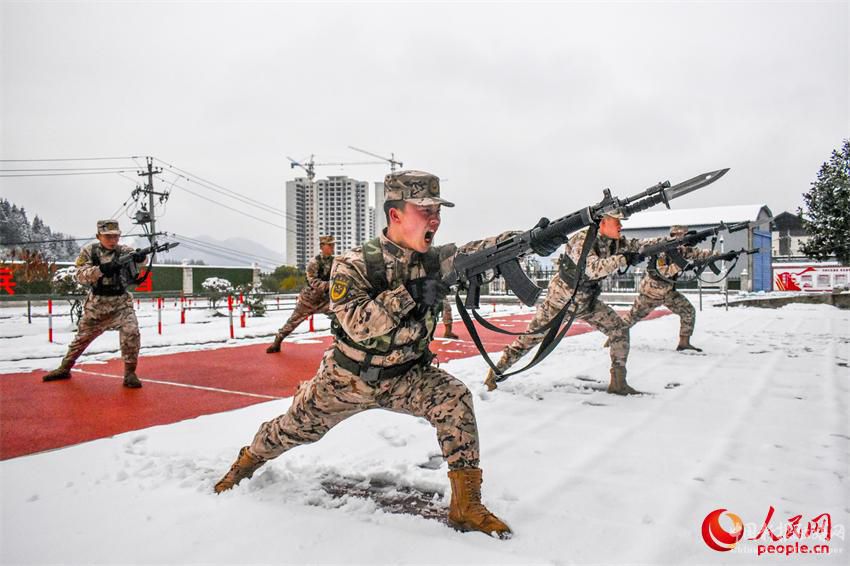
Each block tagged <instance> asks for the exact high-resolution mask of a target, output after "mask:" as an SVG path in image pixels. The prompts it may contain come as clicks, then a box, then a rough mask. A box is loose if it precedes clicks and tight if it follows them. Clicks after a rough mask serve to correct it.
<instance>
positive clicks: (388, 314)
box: [330, 232, 515, 366]
mask: <svg viewBox="0 0 850 566" xmlns="http://www.w3.org/2000/svg"><path fill="white" fill-rule="evenodd" d="M513 234H515V232H509V233H505V234H501V235H499V236H498V237H495V238H487V239H485V240H479V241H475V242H470V243H468V244H466V245H464V246H462V247H460V248H458V246H456V245H455V244H445V245H442V246H435V247H433V248H432V250H434V251H435V252H436V253H437V254H438V258H439V264H440V276H441V277H445V276H446V275H448V274H449V273H450V272H451V270H452V268H453V265H454V258H455V256H456V255H457V253H458V252H467V253H468V252H472V251H476V250H478V249H481V248H483V247H485V246H492V245H495V243H496V242H497V241H500V240H501V239H502V238H504V237H507V236H510V235H513ZM379 241H380V244H381V251H382V252H383V258H384V264H385V266H386V278H387V286H386V289H387V290H386V291H382V292H381V293H379V294H378V295H376V296H375V297H374V298H373V297H372V293H370V291H371V290H372V285H371V284H370V282H369V276H368V274H367V269H366V262H365V260H364V258H363V249H362V248H361V247H357V248H354V249H352V250H350V251H348V252H346V253H345V254H343V255H341V256H337V258H336V261H335V262H334V264H333V269H332V270H331V290H330V300H331V307H330V308H331V311H332V312H333V314H334V315H335V316H336V319H337V322H338V324H339V325H340V327H341V328H342V330H343V331H344V333H345V335H346V337H347V339H348V340H351V341H354V342H356V343H357V344H359V345H360V346H361V347H363V348H369V349H373V350H378V351H381V352H385V353H386V355H376V356H374V357H373V358H372V360H371V362H370V363H371V365H373V366H393V365H399V364H403V363H405V362H408V361H411V360H415V359H417V358H419V357H421V356H422V355H423V353H425V351H426V350H427V348H428V344H429V343H430V341H431V339H432V336H433V332H434V327H435V325H436V316H435V314H434V313H433V312H431V311H428V312H426V313H425V314H421V315H420V314H417V311H415V310H414V307H415V306H416V303H415V301H414V300H413V298H412V297H411V296H410V294H409V293H408V292H407V289H406V288H405V286H404V283H405V282H406V281H410V280H411V279H417V278H420V277H425V275H426V270H425V267H424V265H423V262H422V260H423V254H420V253H418V252H415V251H413V250H410V249H407V248H403V247H401V246H398V245H397V244H395V243H393V242H391V241H390V240H389V239H388V238H387V237H386V235H385V234H381V236H380V237H379ZM440 306H442V305H440ZM437 314H439V313H437ZM334 343H335V346H336V347H337V348H338V349H339V350H340V351H341V352H342V353H343V354H345V355H346V356H347V357H349V358H350V359H353V360H356V361H363V360H364V359H365V357H366V354H365V353H364V352H363V351H361V350H359V349H357V348H355V347H353V346H350V345H349V344H346V339H340V338H339V337H337V338H336V339H335V341H334Z"/></svg>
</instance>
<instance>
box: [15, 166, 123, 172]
mask: <svg viewBox="0 0 850 566" xmlns="http://www.w3.org/2000/svg"><path fill="white" fill-rule="evenodd" d="M124 169H126V167H124V166H122V167H51V168H48V169H44V168H41V169H0V173H20V172H25V171H41V172H44V171H115V170H124Z"/></svg>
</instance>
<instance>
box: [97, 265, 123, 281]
mask: <svg viewBox="0 0 850 566" xmlns="http://www.w3.org/2000/svg"><path fill="white" fill-rule="evenodd" d="M97 267H98V269H100V272H101V273H103V274H104V275H105V276H107V277H112V276H114V275H115V274H117V273H118V272H119V271H121V266H120V265H118V262H117V261H110V262H109V263H101V264H100V265H98V266H97Z"/></svg>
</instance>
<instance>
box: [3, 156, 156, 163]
mask: <svg viewBox="0 0 850 566" xmlns="http://www.w3.org/2000/svg"><path fill="white" fill-rule="evenodd" d="M137 157H139V156H137V155H131V156H129V157H68V158H65V159H56V158H54V159H0V163H33V162H47V161H109V160H116V159H136V158H137Z"/></svg>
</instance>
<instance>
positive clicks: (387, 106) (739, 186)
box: [0, 1, 850, 253]
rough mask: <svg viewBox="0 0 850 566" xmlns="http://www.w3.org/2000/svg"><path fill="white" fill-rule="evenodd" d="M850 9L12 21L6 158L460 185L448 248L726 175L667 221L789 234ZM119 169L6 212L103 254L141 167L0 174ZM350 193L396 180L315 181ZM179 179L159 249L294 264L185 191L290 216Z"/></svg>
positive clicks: (380, 6) (64, 185)
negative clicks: (240, 247)
mask: <svg viewBox="0 0 850 566" xmlns="http://www.w3.org/2000/svg"><path fill="white" fill-rule="evenodd" d="M848 5H850V3H848V2H846V1H836V2H683V1H677V2H618V3H613V2H611V3H545V4H526V3H523V4H496V3H486V2H482V3H468V4H462V3H458V2H452V3H439V4H436V3H415V4H401V3H375V4H363V3H356V4H355V3H323V4H317V3H315V2H311V3H299V4H291V3H253V4H246V3H243V2H240V3H236V2H234V3H226V2H219V3H210V4H207V3H178V2H169V3H164V2H163V3H149V2H138V3H132V4H130V3H125V2H120V3H118V2H115V3H94V2H85V3H74V2H62V3H54V2H35V1H27V2H8V1H7V2H3V3H2V4H0V6H2V7H0V16H2V34H0V36H1V37H0V41H2V45H0V57H2V92H0V96H2V98H0V112H1V113H2V114H0V122H2V140H0V143H2V146H0V158H2V159H5V160H8V159H45V158H78V157H123V156H144V155H152V156H155V157H157V158H159V159H162V160H163V161H165V162H167V163H170V164H173V165H174V166H176V167H179V168H181V169H183V170H185V171H188V172H190V173H193V174H195V175H198V176H200V177H202V178H204V179H206V180H208V181H211V182H213V183H216V184H217V185H219V186H221V187H225V188H227V189H231V190H233V191H237V192H239V193H242V194H244V195H247V196H248V197H250V198H252V199H255V200H256V201H259V202H262V203H266V204H268V205H270V206H272V207H276V208H279V209H283V208H284V186H285V182H286V181H287V180H290V179H293V178H294V177H295V176H296V175H299V171H298V170H297V169H296V170H293V169H291V168H290V167H289V163H288V161H287V160H286V158H285V157H284V156H285V155H290V156H293V157H296V158H304V157H307V156H309V155H310V154H315V155H316V161H319V162H322V161H362V160H369V159H370V158H369V157H368V156H365V155H361V154H358V153H356V152H353V151H351V150H348V149H347V148H346V146H348V145H354V146H358V147H362V148H365V149H368V150H370V151H373V152H375V153H378V154H384V155H389V154H390V153H391V152H394V153H395V155H396V158H397V159H400V160H402V161H403V162H404V165H405V167H406V168H416V169H424V170H427V171H431V172H434V173H436V174H438V175H440V176H441V177H443V178H445V179H447V180H448V181H447V182H445V183H444V185H443V193H444V196H445V197H446V198H448V199H449V200H452V201H454V202H456V203H457V207H456V208H454V209H450V210H446V211H444V214H443V226H442V228H441V233H440V234H438V240H439V241H442V242H447V241H454V240H457V241H466V240H470V239H474V238H476V237H480V236H484V235H489V234H493V233H497V232H501V231H502V230H504V229H514V228H516V229H520V228H527V227H530V226H532V225H533V224H534V223H535V222H536V221H537V219H538V218H539V217H540V216H541V215H547V216H550V217H552V218H554V217H558V216H562V215H564V214H567V213H569V212H572V211H574V210H576V209H578V208H581V207H583V206H586V205H588V204H591V203H592V202H596V201H597V200H599V198H600V196H601V190H602V189H603V188H604V187H611V188H612V190H613V191H614V193H615V194H619V195H626V194H628V193H632V192H636V191H639V190H642V189H644V188H646V187H648V186H650V185H652V184H654V183H656V182H658V181H660V180H664V179H669V180H671V181H673V182H676V181H680V180H684V179H686V178H689V177H691V176H693V175H696V174H698V173H702V172H705V171H709V170H713V169H718V168H721V167H731V169H732V170H731V172H730V173H729V174H728V175H727V176H726V177H725V178H723V179H722V180H721V181H719V182H718V183H716V184H715V185H713V186H711V187H710V188H708V189H705V190H703V191H701V192H699V193H695V194H691V195H688V196H687V197H684V198H682V199H681V200H679V201H676V202H675V204H674V206H675V207H680V208H691V207H695V206H715V205H728V204H753V203H757V204H766V205H768V206H769V207H770V208H771V209H772V210H773V211H774V213H779V212H782V211H784V210H794V209H795V208H796V207H797V206H798V205H800V204H801V202H802V199H801V198H800V195H801V193H803V192H805V191H806V190H807V189H808V188H809V185H810V183H811V182H812V181H813V180H814V179H815V177H816V174H817V171H818V169H819V167H820V165H821V163H823V162H824V161H826V160H827V159H828V158H829V156H830V153H831V151H832V150H833V149H834V148H837V147H839V146H840V144H841V141H842V139H843V138H845V137H848V135H850V112H848V108H850V91H848V75H850V65H848V35H850V33H848V31H850V30H848V27H850V23H848V22H850V12H848ZM138 162H139V163H143V160H138ZM116 165H127V166H128V169H127V171H128V172H127V173H126V176H127V177H129V178H130V179H128V178H124V177H121V176H119V175H117V174H111V173H110V174H108V175H91V176H56V177H38V178H32V177H30V178H8V177H7V178H3V179H0V195H2V196H3V197H5V198H9V199H10V200H12V201H13V202H15V203H17V204H20V205H24V206H25V207H26V208H27V209H28V210H29V211H30V212H31V213H33V212H37V213H38V214H39V215H41V216H42V217H43V218H44V220H45V221H46V222H47V223H48V224H50V225H51V226H52V227H53V228H54V229H57V230H60V231H63V232H66V233H70V234H74V235H88V234H90V233H92V232H93V230H94V225H95V221H96V220H97V219H98V218H102V217H106V216H108V215H110V214H112V213H113V212H115V211H116V210H118V209H120V207H121V205H122V203H124V201H125V200H126V199H127V197H128V196H129V194H130V191H131V190H132V189H133V186H134V180H133V178H135V170H136V169H135V165H134V162H133V161H128V160H123V161H114V162H113V161H108V162H101V161H94V162H78V163H71V162H68V163H55V162H53V163H10V162H4V163H0V166H2V168H3V169H5V170H9V169H24V168H36V167H47V166H51V167H59V166H64V167H81V166H88V167H107V166H116ZM341 172H342V173H347V174H349V175H351V176H353V177H356V178H359V179H364V180H369V181H374V180H379V179H382V178H383V175H384V174H385V173H386V172H387V167H383V166H361V167H348V168H346V169H345V170H344V171H340V170H339V169H337V168H330V167H325V168H321V169H318V173H319V175H320V176H324V175H328V174H340V173H341ZM7 174H8V173H7ZM162 178H163V180H165V181H168V182H170V183H172V182H173V183H175V185H176V186H175V188H174V189H173V194H172V196H171V198H170V200H169V202H168V207H167V210H166V211H165V213H166V214H165V216H164V217H163V218H162V221H161V222H160V225H159V227H160V228H162V229H165V230H168V231H173V232H177V233H183V234H187V235H190V236H194V235H200V234H211V235H213V234H214V235H218V236H219V237H221V238H225V237H232V236H243V237H249V238H253V239H256V240H258V241H262V242H264V243H265V244H266V245H268V246H269V247H272V248H275V249H278V250H279V251H280V252H281V253H282V252H283V250H284V237H285V231H284V230H282V229H280V228H276V227H274V226H271V225H269V224H267V223H262V222H259V221H257V220H252V219H251V218H248V217H245V216H242V215H239V214H237V213H234V212H231V211H229V210H226V209H224V208H221V207H218V206H216V205H215V204H212V203H210V202H207V201H205V200H201V199H199V198H198V197H196V196H193V195H191V194H189V193H188V192H186V191H184V190H181V189H180V188H177V187H179V186H181V185H182V186H183V187H184V188H188V189H191V190H193V191H194V192H197V193H198V194H201V195H203V196H205V197H207V198H212V199H215V200H218V201H221V202H227V203H228V204H229V205H233V206H235V207H236V208H238V209H240V210H242V211H244V212H247V213H249V214H254V215H256V216H258V217H260V218H262V219H264V220H266V221H267V222H270V223H272V224H279V225H283V224H285V221H284V218H283V217H281V216H275V215H273V214H269V213H267V212H263V211H261V210H258V209H256V208H252V207H249V206H247V205H245V204H244V203H242V204H240V203H237V202H236V201H233V200H230V199H226V198H224V197H223V196H222V195H220V194H217V193H213V192H211V191H209V190H208V189H206V188H203V187H200V186H198V185H195V186H193V185H192V184H190V183H188V182H186V181H185V180H182V179H178V178H175V176H174V175H172V174H170V173H169V174H163V175H162ZM160 188H163V185H160ZM124 220H125V222H126V218H125V219H124ZM718 220H719V219H718Z"/></svg>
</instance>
